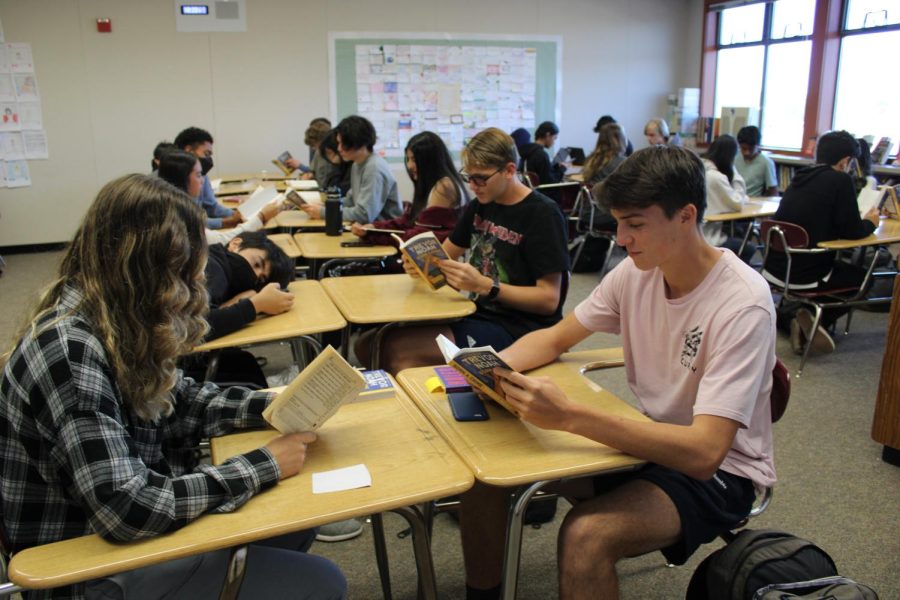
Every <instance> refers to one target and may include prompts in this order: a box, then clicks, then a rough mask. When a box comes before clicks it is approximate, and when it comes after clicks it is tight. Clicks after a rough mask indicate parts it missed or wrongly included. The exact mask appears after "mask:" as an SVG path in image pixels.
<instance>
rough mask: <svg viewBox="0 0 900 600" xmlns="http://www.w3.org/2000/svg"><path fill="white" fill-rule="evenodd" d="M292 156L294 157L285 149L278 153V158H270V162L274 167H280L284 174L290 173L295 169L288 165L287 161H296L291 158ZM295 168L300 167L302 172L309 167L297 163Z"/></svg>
mask: <svg viewBox="0 0 900 600" xmlns="http://www.w3.org/2000/svg"><path fill="white" fill-rule="evenodd" d="M293 158H294V157H293V156H291V153H290V152H288V151H287V150H285V151H284V152H282V153H281V154H279V155H278V158H273V159H272V164H273V165H275V166H276V167H278V168H279V169H281V172H282V173H284V174H285V175H290V174H291V173H293V172H294V171H295V170H296V169H294V168H292V167H291V166H289V165H288V161H292V162H296V161H294V160H293ZM297 169H300V171H301V172H302V173H308V172H309V167H307V166H306V165H301V164H299V163H297Z"/></svg>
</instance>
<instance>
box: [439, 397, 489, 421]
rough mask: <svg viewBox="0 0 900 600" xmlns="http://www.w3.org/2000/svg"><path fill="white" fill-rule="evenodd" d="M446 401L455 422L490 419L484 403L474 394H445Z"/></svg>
mask: <svg viewBox="0 0 900 600" xmlns="http://www.w3.org/2000/svg"><path fill="white" fill-rule="evenodd" d="M447 400H448V401H449V402H450V412H451V413H453V418H454V419H456V420H457V421H487V420H488V419H489V418H490V415H488V411H487V408H485V406H484V402H482V401H481V398H479V397H478V395H477V394H475V392H453V393H450V394H447Z"/></svg>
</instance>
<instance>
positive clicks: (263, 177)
mask: <svg viewBox="0 0 900 600" xmlns="http://www.w3.org/2000/svg"><path fill="white" fill-rule="evenodd" d="M211 179H220V180H221V181H222V183H239V182H241V181H252V180H254V179H258V180H260V181H282V180H285V179H292V177H290V176H289V175H285V174H284V173H282V172H281V171H248V172H246V173H228V174H226V175H220V176H218V177H212V178H211Z"/></svg>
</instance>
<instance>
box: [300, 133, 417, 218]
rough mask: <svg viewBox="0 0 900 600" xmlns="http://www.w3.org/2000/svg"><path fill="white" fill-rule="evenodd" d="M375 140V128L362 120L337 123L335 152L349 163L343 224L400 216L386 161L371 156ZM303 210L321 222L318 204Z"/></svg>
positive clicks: (398, 198) (395, 190) (373, 154)
mask: <svg viewBox="0 0 900 600" xmlns="http://www.w3.org/2000/svg"><path fill="white" fill-rule="evenodd" d="M376 139H377V137H376V134H375V127H373V126H372V123H371V122H370V121H369V120H368V119H366V118H365V117H360V116H358V115H352V116H350V117H347V118H345V119H343V120H342V121H341V122H340V123H338V126H337V141H338V152H340V155H341V158H342V159H343V160H345V161H347V162H350V163H353V166H352V167H351V170H350V192H349V193H348V194H347V195H346V196H345V197H344V207H343V209H342V218H343V220H344V221H351V222H352V221H355V222H357V223H371V222H372V221H376V220H379V219H394V218H396V217H399V216H400V215H402V214H403V208H402V206H401V201H400V193H399V190H398V189H397V180H396V179H394V174H393V173H391V168H390V166H389V165H388V163H387V161H385V160H384V159H383V158H382V157H381V156H379V155H378V154H376V153H375V142H376ZM303 210H304V211H306V213H307V214H309V216H310V217H312V218H314V219H323V218H325V207H324V206H322V205H321V204H319V203H309V204H307V205H306V206H305V207H304V208H303Z"/></svg>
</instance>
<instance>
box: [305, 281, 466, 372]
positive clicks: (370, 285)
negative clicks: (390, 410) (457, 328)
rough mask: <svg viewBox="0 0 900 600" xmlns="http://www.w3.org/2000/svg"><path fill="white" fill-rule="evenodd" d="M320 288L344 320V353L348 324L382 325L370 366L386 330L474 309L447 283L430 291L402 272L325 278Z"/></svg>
mask: <svg viewBox="0 0 900 600" xmlns="http://www.w3.org/2000/svg"><path fill="white" fill-rule="evenodd" d="M322 287H324V288H325V291H326V292H327V293H328V296H329V297H331V299H332V301H333V302H334V305H335V306H337V307H338V310H340V311H341V314H342V315H344V318H345V319H347V323H348V324H347V327H345V328H344V334H343V337H342V341H341V350H342V351H343V352H344V356H346V355H347V352H348V348H349V346H350V324H351V323H355V324H357V325H372V324H376V323H383V324H384V325H382V326H381V327H380V328H379V329H378V332H377V333H376V334H375V337H374V338H373V339H372V368H373V369H378V368H379V365H380V364H381V341H382V339H383V338H384V335H385V334H386V333H387V332H388V331H389V330H390V329H392V328H394V327H400V326H403V325H409V324H419V325H421V324H425V323H434V322H444V321H454V320H456V319H461V318H463V317H466V316H468V315H471V314H472V313H474V312H475V303H474V302H472V301H471V300H469V299H468V298H465V297H463V296H462V295H461V294H460V293H459V292H457V291H455V290H454V289H452V288H451V287H450V286H446V285H445V286H444V287H442V288H440V289H438V290H432V289H431V288H430V287H428V284H426V283H425V282H424V281H422V280H421V279H417V278H413V277H410V276H409V275H407V274H406V273H399V274H396V275H359V276H356V277H329V278H327V279H323V280H322Z"/></svg>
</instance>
